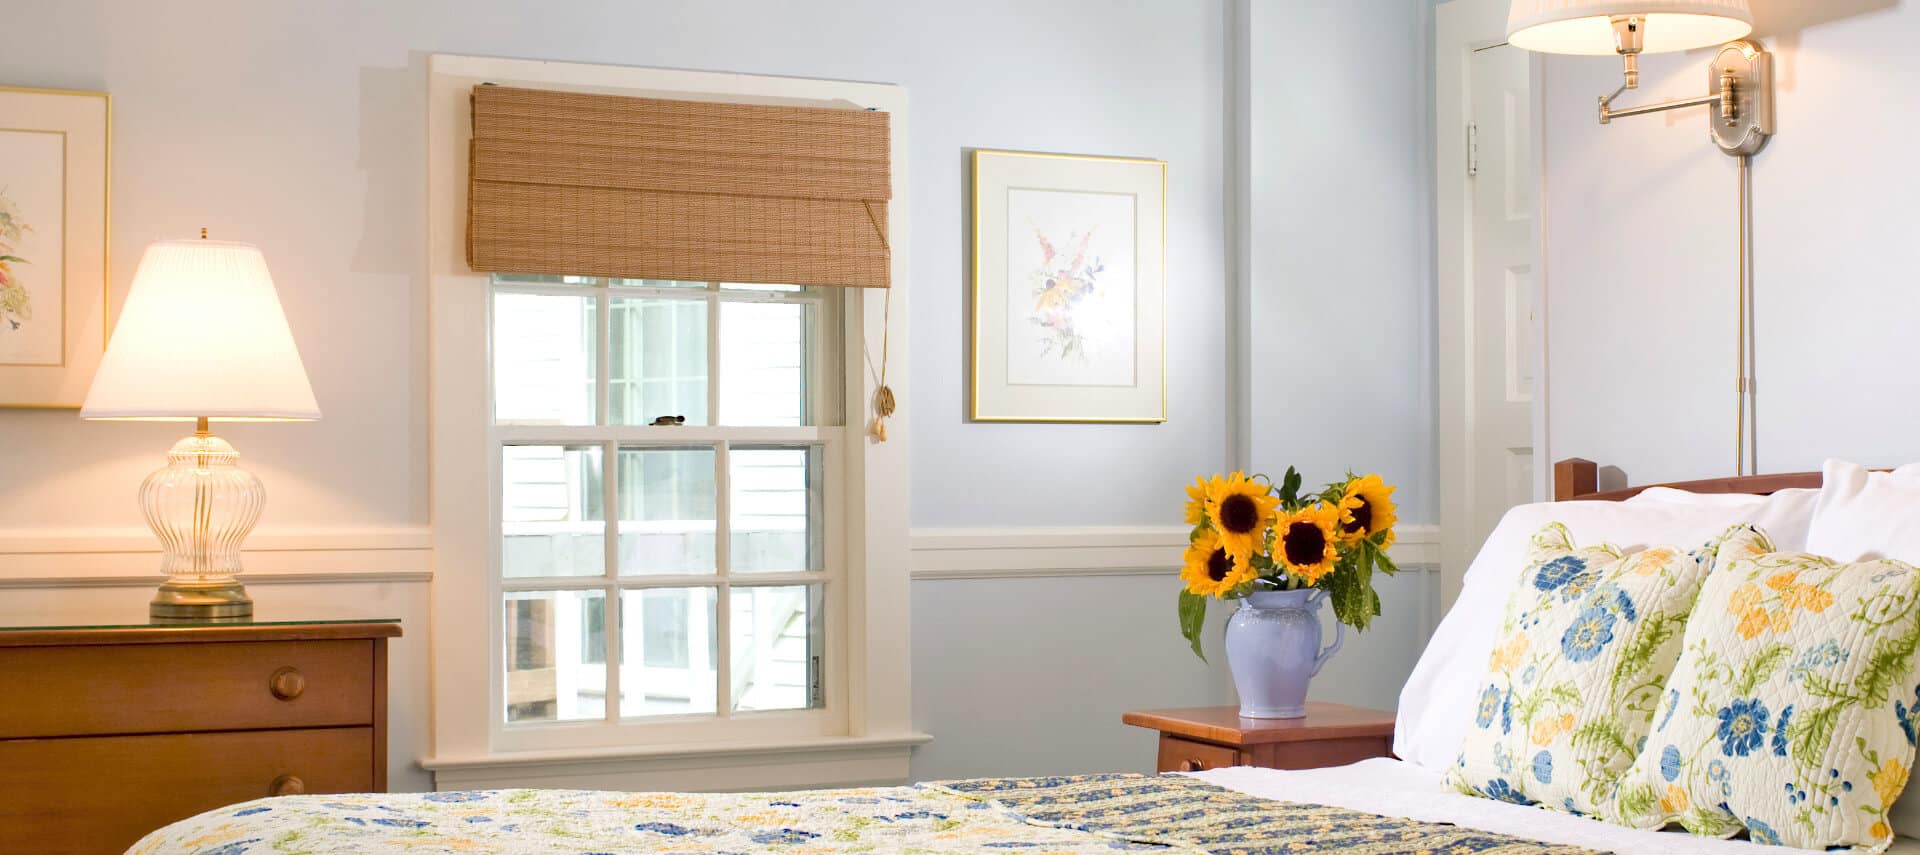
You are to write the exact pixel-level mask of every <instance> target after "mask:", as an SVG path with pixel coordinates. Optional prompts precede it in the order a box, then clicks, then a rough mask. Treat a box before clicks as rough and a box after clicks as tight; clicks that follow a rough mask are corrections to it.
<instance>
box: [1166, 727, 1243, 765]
mask: <svg viewBox="0 0 1920 855" xmlns="http://www.w3.org/2000/svg"><path fill="white" fill-rule="evenodd" d="M1238 765H1241V764H1240V752H1239V751H1237V750H1235V749H1233V748H1230V747H1228V746H1225V745H1212V744H1209V743H1205V742H1195V741H1193V740H1191V739H1181V738H1180V737H1178V736H1165V735H1163V736H1161V737H1160V768H1159V770H1160V771H1162V772H1204V771H1206V770H1208V769H1224V768H1226V767H1228V766H1238Z"/></svg>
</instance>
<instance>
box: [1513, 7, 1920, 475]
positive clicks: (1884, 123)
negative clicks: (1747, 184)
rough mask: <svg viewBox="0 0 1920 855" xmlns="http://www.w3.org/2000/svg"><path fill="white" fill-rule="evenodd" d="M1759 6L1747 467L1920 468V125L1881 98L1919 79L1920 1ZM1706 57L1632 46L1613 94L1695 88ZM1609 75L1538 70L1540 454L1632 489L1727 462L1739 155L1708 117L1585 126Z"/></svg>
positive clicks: (1551, 65)
mask: <svg viewBox="0 0 1920 855" xmlns="http://www.w3.org/2000/svg"><path fill="white" fill-rule="evenodd" d="M1754 7H1755V15H1756V17H1757V19H1758V20H1757V23H1758V25H1759V32H1758V37H1759V38H1761V39H1762V40H1763V41H1764V42H1765V43H1766V45H1767V46H1768V47H1769V48H1771V49H1773V50H1775V51H1776V52H1777V54H1778V55H1777V57H1776V60H1775V61H1776V63H1777V65H1776V70H1777V75H1778V95H1779V117H1780V134H1779V136H1777V137H1776V138H1775V139H1774V140H1773V141H1772V142H1771V143H1770V144H1769V145H1768V147H1767V149H1766V150H1765V151H1762V152H1761V153H1760V154H1759V155H1757V156H1756V157H1755V158H1754V174H1753V184H1754V265H1755V268H1754V287H1755V302H1756V313H1755V325H1756V334H1757V337H1758V339H1757V340H1758V350H1759V353H1758V359H1757V372H1756V375H1755V376H1756V377H1757V379H1758V382H1759V393H1760V394H1759V408H1760V415H1759V428H1760V437H1759V451H1760V471H1762V472H1792V471H1801V470H1807V469H1817V468H1819V466H1820V463H1821V460H1822V459H1823V458H1826V457H1829V456H1840V457H1848V458H1852V459H1856V460H1859V461H1861V462H1863V463H1871V464H1878V465H1891V464H1899V463H1905V462H1908V461H1912V460H1915V459H1920V438H1917V437H1920V434H1916V432H1915V426H1916V424H1920V374H1915V373H1914V372H1913V371H1912V370H1911V368H1912V366H1913V365H1915V364H1916V362H1920V337H1915V336H1914V335H1913V334H1912V333H1911V327H1912V319H1913V317H1914V316H1915V309H1916V308H1920V289H1916V288H1915V287H1914V282H1913V271H1914V270H1915V269H1916V268H1920V242H1916V241H1915V240H1914V239H1913V235H1914V229H1915V224H1916V219H1915V213H1914V205H1913V201H1912V199H1913V195H1914V191H1915V190H1916V188H1920V183H1916V180H1915V178H1914V177H1913V171H1912V170H1911V169H1910V168H1908V167H1907V166H1906V165H1905V161H1906V159H1907V158H1906V152H1907V149H1908V148H1909V147H1910V146H1911V140H1912V139H1913V138H1914V137H1915V135H1916V134H1920V116H1915V115H1914V114H1913V112H1912V111H1910V110H1902V109H1898V108H1895V107H1894V106H1893V105H1895V104H1899V103H1904V102H1903V95H1902V94H1901V93H1904V92H1906V91H1908V90H1909V88H1910V86H1909V84H1914V83H1917V82H1920V71H1916V70H1915V68H1914V66H1913V65H1912V63H1911V62H1910V61H1909V58H1908V54H1909V52H1910V48H1911V42H1912V35H1913V34H1914V33H1916V32H1920V8H1915V6H1914V5H1913V4H1912V3H1906V4H1900V3H1898V2H1896V0H1841V1H1840V2H1834V3H1820V4H1808V3H1789V2H1787V0H1773V2H1755V3H1754ZM1795 7H1798V8H1795ZM1710 56H1711V52H1708V51H1695V52H1692V53H1688V54H1684V55H1662V56H1653V57H1647V58H1645V60H1644V61H1643V62H1642V68H1643V74H1642V88H1641V91H1640V92H1639V93H1635V94H1630V95H1628V96H1626V97H1623V98H1622V99H1621V100H1622V103H1625V104H1640V103H1651V102H1653V101H1656V100H1665V99H1667V98H1677V97H1691V96H1695V95H1700V94H1704V93H1705V91H1706V85H1707V84H1706V63H1707V61H1708V59H1709V58H1710ZM1618 84H1619V66H1618V63H1617V61H1615V60H1612V59H1605V58H1573V57H1552V58H1550V59H1549V60H1548V61H1547V63H1546V70H1545V79H1544V81H1543V91H1544V97H1545V131H1546V145H1545V147H1544V149H1543V154H1544V157H1545V164H1546V188H1545V194H1546V207H1545V211H1546V219H1547V223H1548V239H1547V259H1546V262H1547V277H1548V279H1547V290H1548V300H1547V305H1548V310H1549V323H1550V324H1551V333H1550V336H1551V338H1550V344H1549V357H1550V360H1549V366H1550V367H1549V382H1550V385H1551V404H1550V406H1551V413H1550V418H1551V443H1552V453H1553V456H1554V457H1557V458H1565V457H1574V456H1578V457H1585V458H1588V459H1591V460H1596V461H1599V462H1600V463H1602V464H1604V465H1610V466H1616V467H1619V468H1620V469H1621V470H1622V471H1621V472H1619V473H1613V474H1614V476H1615V477H1616V478H1620V477H1624V479H1626V480H1627V481H1630V482H1632V483H1648V482H1656V481H1671V480H1676V479H1687V478H1703V477H1712V476H1719V475H1731V474H1733V471H1734V436H1735V416H1736V409H1735V391H1734V374H1735V365H1736V363H1735V354H1736V351H1735V346H1736V339H1735V335H1736V332H1737V327H1736V323H1735V312H1736V309H1737V303H1736V300H1735V293H1736V288H1737V284H1738V280H1737V267H1736V265H1737V263H1738V260H1737V248H1736V246H1737V245H1736V240H1737V235H1738V231H1737V212H1738V209H1737V207H1736V201H1737V196H1736V194H1737V193H1738V184H1737V170H1738V167H1737V164H1736V162H1735V161H1734V159H1733V158H1730V157H1727V156H1725V155H1723V154H1721V153H1720V152H1719V150H1718V149H1716V148H1714V147H1713V146H1712V145H1711V144H1709V143H1708V142H1707V140H1706V131H1707V129H1706V124H1705V122H1706V121H1707V120H1706V118H1705V110H1704V108H1702V109H1694V110H1688V111H1683V112H1677V113H1669V114H1665V115H1660V116H1649V117H1641V118H1634V119H1625V120H1621V121H1619V122H1615V123H1614V124H1612V125H1610V126H1607V127H1601V126H1599V125H1597V124H1595V121H1594V98H1595V97H1596V96H1598V95H1602V94H1605V93H1607V92H1611V91H1613V88H1614V87H1615V86H1617V85H1618Z"/></svg>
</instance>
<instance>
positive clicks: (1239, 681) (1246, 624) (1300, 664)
mask: <svg viewBox="0 0 1920 855" xmlns="http://www.w3.org/2000/svg"><path fill="white" fill-rule="evenodd" d="M1326 599H1327V592H1326V591H1323V590H1319V589H1314V588H1309V589H1306V590H1300V591H1262V592H1260V593H1256V594H1250V595H1248V596H1247V598H1246V599H1244V600H1241V601H1240V609H1239V610H1238V611H1236V612H1234V613H1233V618H1232V619H1231V620H1229V621H1227V667H1228V669H1229V670H1231V671H1233V686H1234V688H1235V689H1236V690H1238V691H1239V693H1240V715H1241V716H1242V717H1244V718H1304V717H1305V716H1306V714H1307V683H1308V681H1310V680H1312V679H1313V675H1315V674H1318V673H1320V667H1321V666H1323V665H1325V664H1327V660H1328V659H1332V658H1333V654H1334V653H1335V652H1337V651H1339V650H1340V643H1341V642H1342V641H1345V640H1346V630H1347V628H1346V626H1345V625H1343V624H1341V623H1339V622H1338V621H1335V622H1334V625H1333V644H1332V645H1331V646H1329V647H1328V648H1327V649H1325V650H1321V649H1320V604H1321V603H1322V602H1325V601H1326Z"/></svg>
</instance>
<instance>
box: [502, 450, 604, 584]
mask: <svg viewBox="0 0 1920 855" xmlns="http://www.w3.org/2000/svg"><path fill="white" fill-rule="evenodd" d="M600 461H601V454H600V446H597V445H583V446H562V445H509V446H505V447H503V448H502V449H501V450H500V504H501V508H500V527H501V535H502V542H501V546H500V575H502V576H504V577H506V578H509V579H512V578H516V577H519V578H524V577H528V576H598V575H601V574H603V573H605V572H607V552H606V538H607V524H606V522H605V520H606V518H607V517H606V514H605V512H604V509H603V508H602V507H601V506H602V505H603V504H605V502H604V501H603V497H602V493H601V487H600V485H601V479H602V478H603V477H604V476H603V473H604V472H605V470H604V469H603V468H602V467H601V462H600Z"/></svg>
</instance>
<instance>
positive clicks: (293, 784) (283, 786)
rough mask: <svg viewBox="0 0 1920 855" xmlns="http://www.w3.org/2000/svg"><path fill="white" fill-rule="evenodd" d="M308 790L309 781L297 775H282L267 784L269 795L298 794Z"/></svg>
mask: <svg viewBox="0 0 1920 855" xmlns="http://www.w3.org/2000/svg"><path fill="white" fill-rule="evenodd" d="M306 791H307V782H306V781H302V780H300V778H299V776H297V775H281V776H280V777H278V778H275V779H273V783H271V784H268V785H267V795H269V796H297V795H300V794H302V793H305V792H306Z"/></svg>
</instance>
